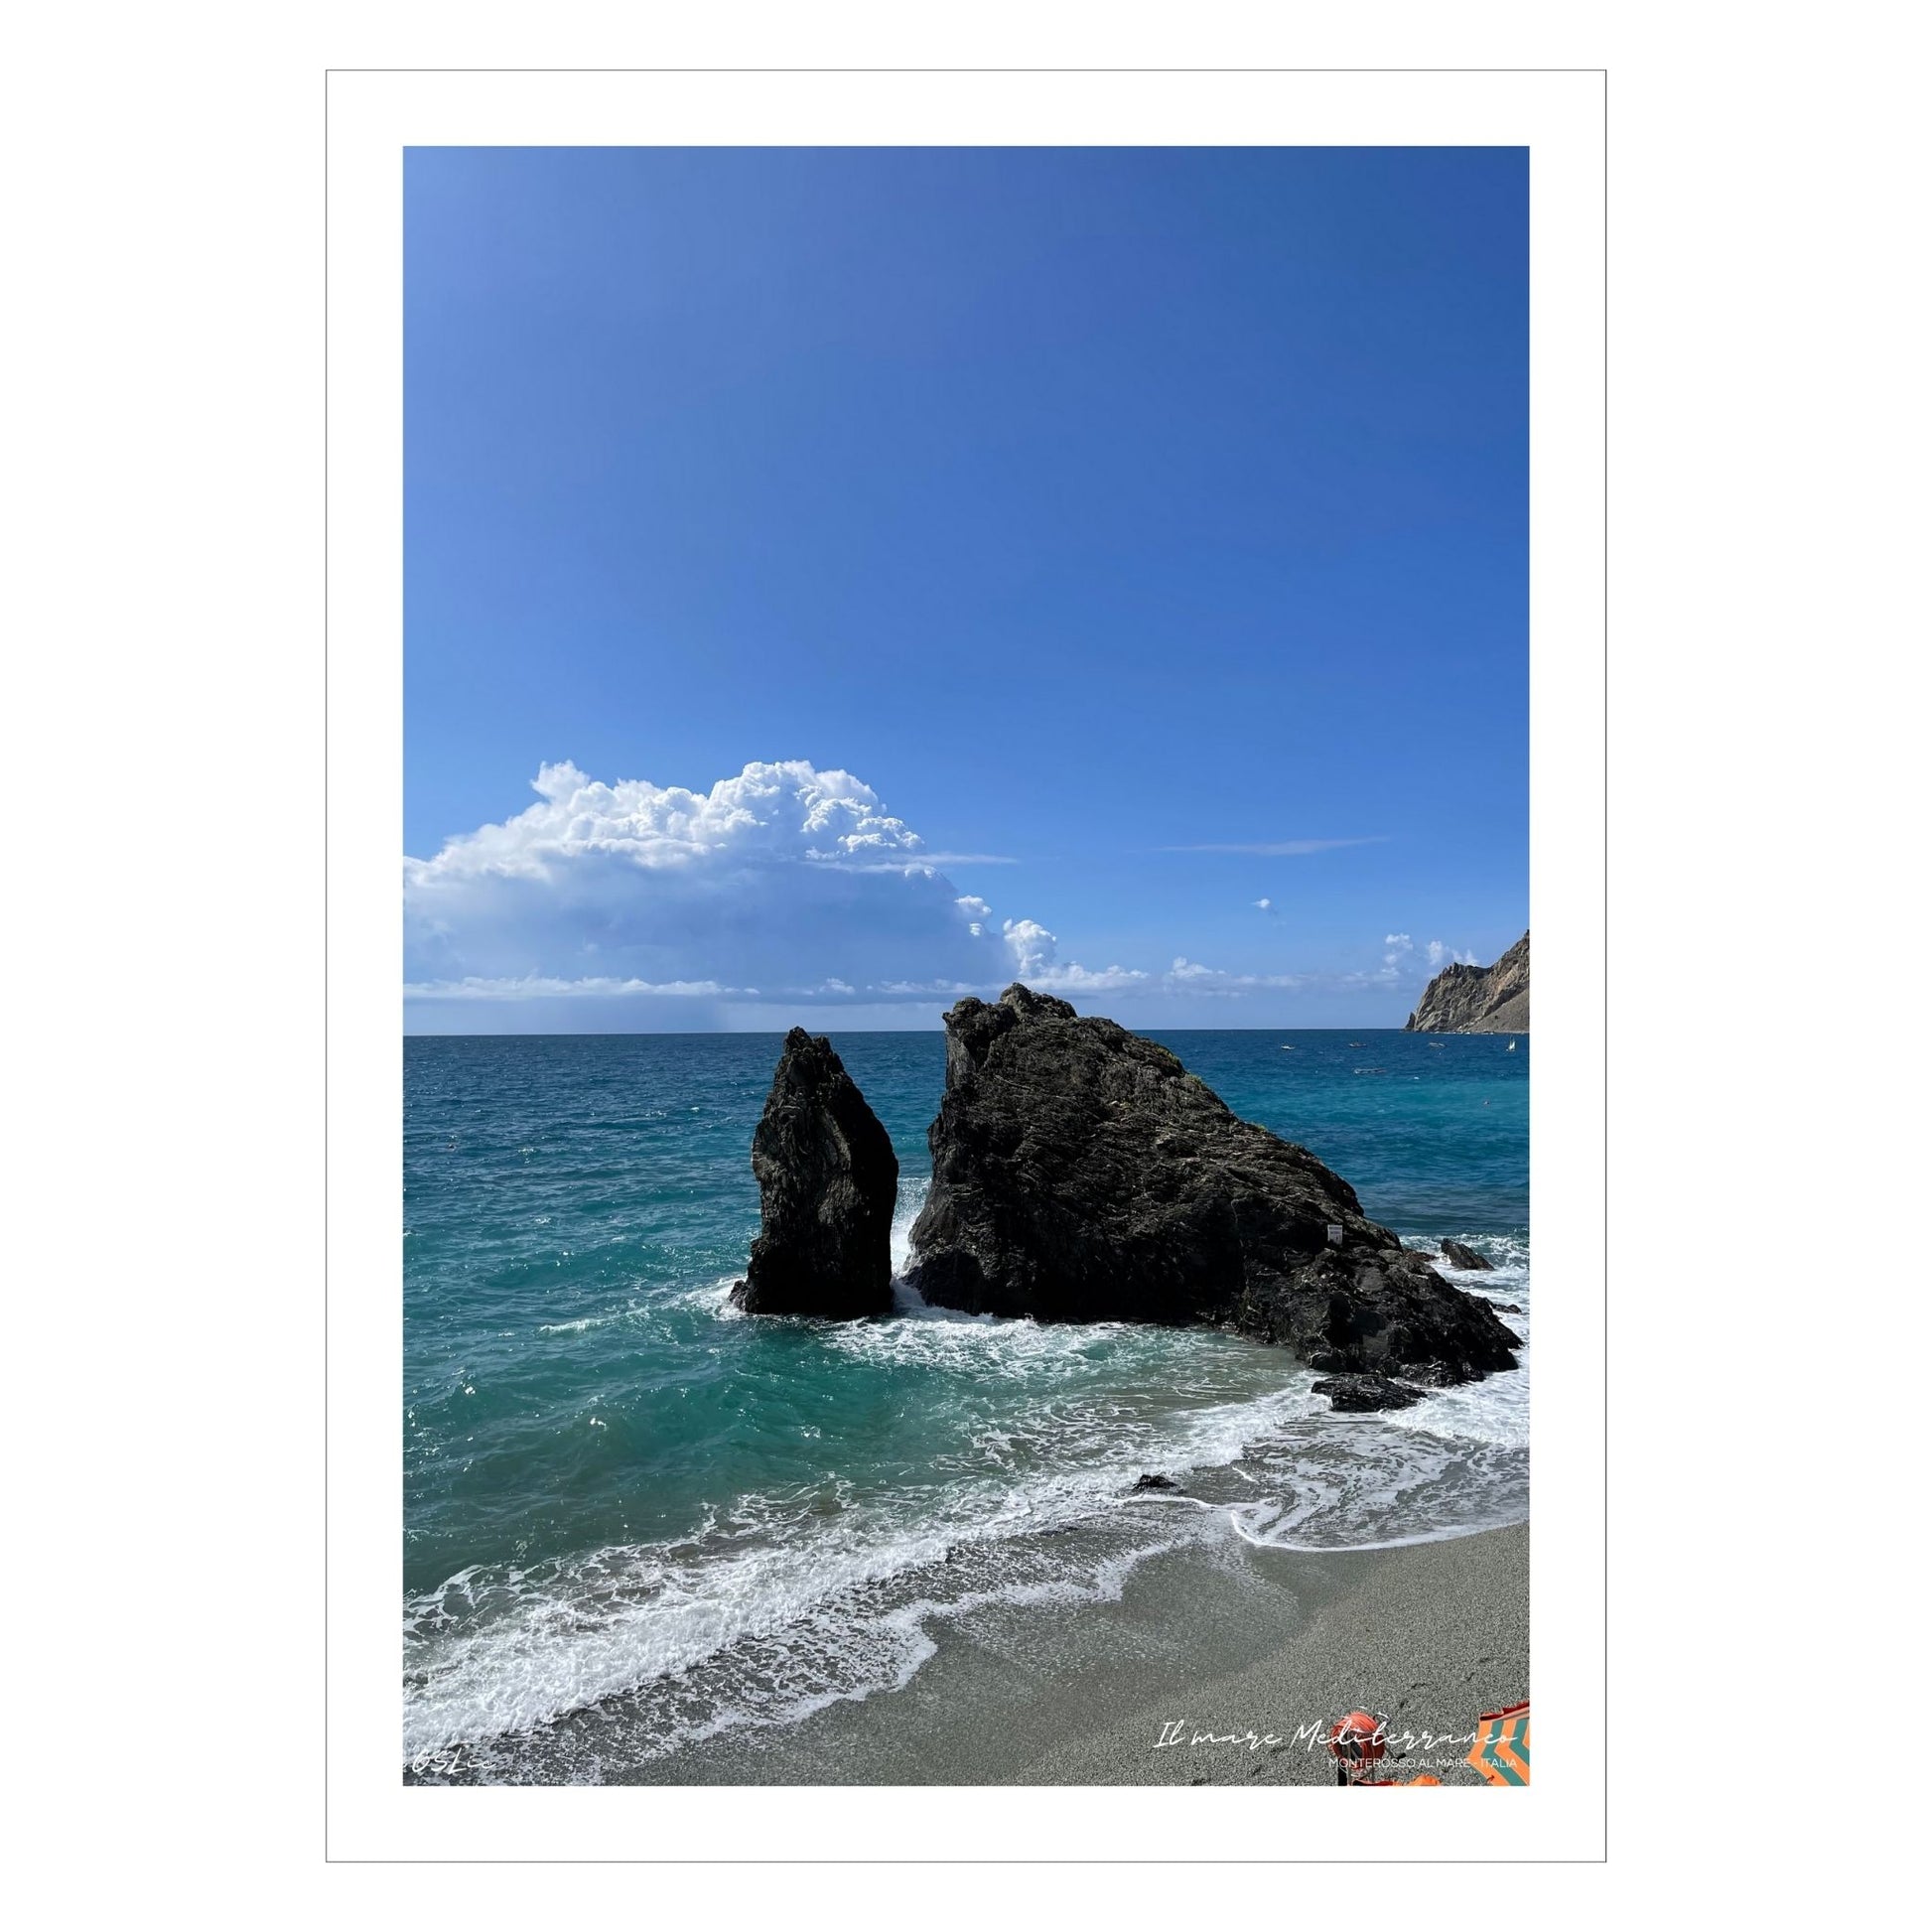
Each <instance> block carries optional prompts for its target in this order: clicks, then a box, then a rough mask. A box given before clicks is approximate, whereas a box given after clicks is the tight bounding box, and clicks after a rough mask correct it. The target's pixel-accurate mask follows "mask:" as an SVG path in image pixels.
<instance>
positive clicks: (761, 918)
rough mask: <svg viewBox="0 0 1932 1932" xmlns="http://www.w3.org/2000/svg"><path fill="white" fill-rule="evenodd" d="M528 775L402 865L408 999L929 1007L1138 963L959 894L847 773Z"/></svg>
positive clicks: (1116, 975) (914, 839)
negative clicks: (1070, 947) (1085, 961)
mask: <svg viewBox="0 0 1932 1932" xmlns="http://www.w3.org/2000/svg"><path fill="white" fill-rule="evenodd" d="M534 788H535V790H536V793H537V802H536V803H535V804H533V805H531V806H530V807H529V809H528V810H527V811H524V812H520V813H518V814H517V815H516V816H515V817H514V818H511V819H508V820H506V821H505V822H504V823H502V824H500V825H485V826H483V827H482V828H481V829H480V830H478V831H476V832H472V833H470V834H468V835H466V836H464V837H461V838H455V839H452V840H451V841H450V842H449V843H448V844H447V845H446V846H445V847H444V848H443V850H442V851H441V852H439V853H438V854H437V855H436V857H435V858H433V859H426V860H424V859H406V860H405V861H404V863H403V895H404V900H403V902H404V978H405V980H406V981H407V983H408V985H407V991H408V992H409V993H410V994H411V995H412V996H413V997H415V998H417V999H436V1000H461V1001H465V1002H499V1001H510V1000H531V999H543V1000H561V999H572V998H577V997H582V998H593V999H598V1000H611V999H626V998H628V999H637V1000H644V999H648V1000H652V1001H660V1000H693V999H707V1000H726V1001H747V1000H753V1001H772V1000H780V1001H788V1002H789V1001H799V1000H824V1001H829V1002H848V1001H860V1000H863V1001H873V1002H878V1001H889V1002H890V1001H912V1000H925V1001H931V1000H933V999H935V998H938V999H950V998H955V997H957V996H958V995H960V994H962V993H966V992H981V991H985V990H987V989H989V988H997V987H999V986H1003V985H1005V984H1006V983H1007V981H1009V980H1011V979H1013V978H1015V977H1025V978H1026V979H1027V980H1028V981H1029V982H1030V983H1032V984H1034V985H1036V986H1040V987H1050V988H1058V989H1063V990H1069V991H1088V992H1098V991H1106V990H1109V989H1114V988H1120V987H1125V986H1130V985H1133V984H1136V983H1137V982H1140V981H1142V980H1144V979H1146V978H1147V977H1148V976H1147V975H1145V974H1142V973H1138V972H1128V971H1124V970H1123V969H1121V968H1119V967H1110V968H1108V969H1106V970H1104V971H1098V972H1090V971H1088V970H1087V969H1086V968H1085V967H1083V966H1081V965H1079V964H1078V963H1077V962H1074V961H1062V960H1061V959H1060V957H1059V951H1058V942H1057V941H1056V940H1055V938H1054V936H1053V934H1052V933H1051V932H1049V931H1048V930H1047V929H1046V928H1045V927H1044V926H1043V925H1041V924H1039V923H1038V922H1037V921H1036V920H1034V919H1031V918H1010V917H1009V918H1000V917H997V916H996V915H995V913H994V910H993V908H992V906H990V905H989V904H988V903H987V901H986V900H985V899H983V898H979V897H973V896H970V895H963V894H961V893H960V892H959V891H958V890H957V889H956V888H955V887H954V886H953V884H952V882H951V881H950V880H948V879H947V878H946V876H945V874H944V873H943V872H941V871H940V870H939V868H938V866H937V864H935V863H934V861H933V859H932V858H930V857H927V856H926V855H925V853H924V847H923V842H922V841H921V839H920V838H919V836H918V834H917V833H915V832H914V831H912V830H911V829H910V828H909V827H908V826H907V825H906V824H905V823H904V822H903V821H902V820H900V819H897V818H894V817H892V816H891V815H890V814H889V813H887V812H886V811H884V810H883V809H882V808H881V805H880V802H879V799H878V796H877V794H876V793H875V792H874V791H873V790H872V788H871V787H870V786H869V785H866V784H864V783H862V782H861V781H860V780H859V779H858V778H855V777H854V776H853V775H852V774H851V773H850V772H848V771H820V770H816V769H814V767H813V766H812V765H810V764H809V763H806V762H805V761H804V760H802V759H789V760H787V761H785V762H783V763H778V764H748V765H747V766H746V767H745V769H744V770H743V771H741V772H740V773H739V774H738V776H736V777H734V778H724V779H721V780H719V782H718V783H717V784H715V785H713V786H712V787H711V789H710V790H709V791H708V792H699V791H689V790H686V789H685V788H684V787H683V786H680V785H654V784H651V783H649V782H647V781H645V780H643V779H626V780H624V781H622V782H621V783H619V784H605V783H602V782H600V781H598V780H596V779H593V778H590V777H587V776H586V775H585V774H584V773H583V772H582V771H580V770H579V769H578V768H577V767H576V766H575V765H574V764H569V763H564V764H546V765H544V766H543V767H542V769H541V770H539V772H538V773H537V776H536V780H535V787H534Z"/></svg>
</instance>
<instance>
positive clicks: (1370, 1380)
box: [1314, 1375, 1423, 1415]
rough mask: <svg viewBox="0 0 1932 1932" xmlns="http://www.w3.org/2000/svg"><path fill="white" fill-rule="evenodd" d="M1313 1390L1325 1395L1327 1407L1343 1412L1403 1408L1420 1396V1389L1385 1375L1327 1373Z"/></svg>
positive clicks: (1348, 1413) (1362, 1412) (1419, 1399)
mask: <svg viewBox="0 0 1932 1932" xmlns="http://www.w3.org/2000/svg"><path fill="white" fill-rule="evenodd" d="M1314 1393H1315V1394H1316V1395H1325V1396H1326V1397H1327V1398H1328V1406H1329V1408H1331V1409H1334V1410H1337V1411H1339V1412H1340V1413H1341V1414H1343V1415H1362V1414H1366V1413H1367V1412H1368V1411H1370V1410H1375V1409H1407V1408H1409V1407H1411V1406H1412V1405H1413V1404H1415V1403H1418V1402H1420V1401H1421V1400H1422V1398H1423V1392H1422V1390H1420V1389H1412V1388H1410V1387H1409V1385H1408V1384H1407V1383H1406V1382H1392V1381H1390V1379H1389V1378H1388V1377H1387V1376H1386V1375H1330V1376H1327V1377H1325V1378H1324V1379H1323V1380H1321V1381H1319V1382H1317V1383H1315V1385H1314Z"/></svg>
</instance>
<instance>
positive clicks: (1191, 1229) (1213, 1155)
mask: <svg viewBox="0 0 1932 1932" xmlns="http://www.w3.org/2000/svg"><path fill="white" fill-rule="evenodd" d="M927 1139H928V1142H929V1145H930V1146H931V1149H932V1187H931V1191H930V1192H929V1193H928V1195H927V1196H926V1203H925V1207H924V1209H923V1210H922V1211H921V1213H920V1215H919V1218H918V1220H917V1221H916V1222H915V1223H914V1225H913V1228H912V1249H913V1265H912V1269H911V1271H910V1274H909V1279H910V1281H911V1283H912V1285H913V1286H914V1287H915V1288H916V1289H917V1290H918V1292H919V1293H920V1294H921V1295H922V1296H923V1297H924V1298H925V1299H926V1301H928V1302H930V1303H933V1304H936V1305H937V1306H939V1307H942V1308H951V1309H963V1310H965V1311H968V1312H970V1313H974V1314H1007V1315H1031V1316H1033V1317H1034V1318H1035V1320H1039V1321H1152V1322H1164V1323H1169V1324H1181V1323H1188V1322H1216V1323H1222V1324H1226V1325H1229V1326H1232V1327H1234V1328H1237V1329H1239V1330H1241V1331H1242V1332H1244V1333H1246V1334H1251V1335H1255V1336H1258V1337H1260V1338H1261V1339H1263V1340H1265V1341H1273V1342H1280V1343H1282V1344H1284V1345H1285V1346H1287V1347H1289V1348H1292V1349H1293V1350H1294V1351H1295V1352H1296V1354H1297V1355H1299V1356H1300V1357H1301V1359H1302V1360H1303V1361H1305V1362H1307V1363H1308V1364H1309V1366H1310V1367H1311V1368H1317V1369H1321V1370H1324V1371H1330V1372H1357V1373H1358V1372H1361V1371H1365V1370H1379V1371H1384V1372H1389V1373H1397V1372H1399V1373H1401V1374H1402V1375H1403V1376H1404V1377H1405V1378H1406V1379H1407V1380H1410V1381H1427V1382H1431V1383H1438V1384H1440V1383H1449V1382H1462V1381H1467V1380H1469V1379H1471V1378H1473V1377H1476V1376H1480V1375H1485V1374H1488V1373H1490V1372H1491V1371H1493V1370H1497V1369H1507V1368H1514V1367H1515V1365H1516V1354H1515V1347H1516V1338H1515V1336H1514V1335H1513V1334H1511V1332H1510V1331H1509V1329H1508V1328H1506V1327H1505V1326H1504V1325H1503V1323H1502V1322H1501V1321H1500V1320H1498V1319H1497V1317H1496V1316H1495V1315H1494V1314H1492V1313H1491V1312H1490V1311H1489V1309H1488V1308H1487V1306H1486V1305H1485V1304H1483V1303H1482V1302H1480V1301H1478V1300H1477V1299H1476V1298H1475V1297H1473V1296H1469V1295H1464V1294H1463V1293H1461V1292H1460V1291H1459V1290H1457V1289H1453V1288H1451V1287H1449V1284H1448V1283H1447V1282H1445V1281H1444V1280H1443V1279H1442V1277H1441V1276H1440V1275H1438V1274H1437V1273H1436V1272H1435V1270H1434V1269H1432V1268H1431V1267H1430V1265H1429V1262H1428V1260H1427V1258H1425V1257H1424V1256H1421V1255H1416V1254H1407V1253H1405V1252H1404V1251H1403V1248H1402V1245H1401V1243H1400V1242H1399V1241H1398V1240H1397V1238H1396V1237H1395V1236H1394V1235H1393V1234H1391V1233H1390V1232H1389V1230H1388V1229H1387V1228H1385V1227H1380V1226H1378V1225H1377V1224H1376V1223H1375V1222H1373V1221H1371V1220H1370V1219H1369V1218H1368V1217H1367V1216H1366V1215H1365V1214H1364V1213H1363V1212H1362V1209H1361V1203H1360V1202H1359V1201H1358V1200H1357V1199H1356V1198H1355V1190H1354V1189H1353V1188H1352V1187H1350V1186H1349V1184H1348V1183H1347V1181H1345V1180H1343V1179H1342V1178H1341V1177H1340V1175H1339V1174H1336V1173H1330V1172H1329V1170H1328V1169H1327V1168H1325V1167H1323V1166H1322V1164H1321V1163H1320V1162H1319V1161H1317V1160H1316V1159H1315V1158H1314V1156H1313V1155H1312V1154H1311V1153H1310V1152H1309V1151H1308V1149H1306V1148H1302V1147H1296V1146H1294V1145H1292V1144H1291V1143H1290V1142H1287V1141H1283V1140H1280V1139H1278V1138H1277V1137H1276V1136H1275V1135H1273V1134H1270V1133H1269V1132H1268V1131H1267V1130H1266V1129H1265V1128H1261V1127H1256V1126H1254V1125H1253V1124H1252V1123H1251V1122H1248V1121H1244V1120H1239V1119H1237V1118H1236V1117H1235V1116H1234V1115H1233V1114H1232V1113H1231V1112H1229V1110H1228V1108H1227V1107H1226V1106H1225V1105H1224V1104H1223V1102H1222V1101H1221V1100H1220V1099H1219V1098H1218V1097H1217V1096H1216V1095H1215V1094H1214V1093H1213V1092H1211V1091H1210V1090H1209V1089H1208V1088H1207V1087H1206V1086H1205V1085H1204V1084H1203V1083H1202V1082H1201V1080H1200V1079H1198V1078H1197V1077H1196V1076H1195V1075H1194V1074H1191V1073H1189V1072H1188V1071H1187V1069H1186V1068H1185V1067H1183V1066H1182V1065H1181V1063H1180V1062H1179V1061H1178V1060H1177V1059H1176V1058H1175V1057H1174V1056H1173V1054H1172V1053H1171V1052H1169V1051H1168V1049H1167V1048H1166V1047H1165V1046H1159V1045H1157V1044H1156V1043H1155V1042H1154V1041H1153V1040H1151V1039H1143V1038H1141V1037H1140V1036H1139V1035H1135V1034H1131V1033H1129V1032H1128V1031H1127V1030H1126V1029H1125V1028H1124V1027H1119V1026H1116V1025H1115V1024H1114V1022H1112V1021H1111V1020H1099V1019H1081V1018H1080V1017H1079V1016H1078V1015H1076V1014H1075V1012H1074V1011H1073V1009H1072V1007H1070V1006H1069V1005H1068V1004H1067V1003H1066V1002H1065V1001H1064V1000H1056V999H1051V998H1047V997H1044V996H1042V995H1039V994H1036V993H1034V992H1032V991H1031V990H1029V989H1028V988H1027V987H1024V986H1010V987H1009V988H1008V989H1007V990H1006V992H1005V993H1004V994H1003V995H1002V996H1001V998H1000V1000H999V1003H998V1004H997V1005H988V1004H987V1003H986V1002H985V1001H983V1000H962V1001H961V1002H960V1003H959V1004H958V1005H957V1006H955V1007H954V1008H953V1009H952V1011H951V1012H950V1013H948V1014H947V1015H946V1087H945V1096H944V1098H943V1099H942V1100H941V1102H940V1105H939V1116H938V1118H937V1119H936V1120H935V1121H934V1122H933V1124H932V1128H931V1131H930V1133H929V1134H928V1136H927Z"/></svg>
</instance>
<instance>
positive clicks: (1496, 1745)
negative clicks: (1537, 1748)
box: [1468, 1701, 1530, 1784]
mask: <svg viewBox="0 0 1932 1932" xmlns="http://www.w3.org/2000/svg"><path fill="white" fill-rule="evenodd" d="M1468 1762H1469V1763H1471V1764H1473V1765H1474V1766H1475V1768H1476V1769H1477V1770H1478V1771H1480V1772H1481V1773H1482V1776H1483V1779H1484V1781H1485V1782H1486V1783H1489V1784H1528V1783H1529V1781H1530V1707H1529V1704H1528V1702H1527V1701H1525V1702H1524V1703H1522V1704H1506V1705H1504V1706H1503V1708H1502V1709H1501V1710H1500V1711H1485V1712H1484V1713H1483V1714H1482V1716H1481V1717H1480V1718H1478V1719H1477V1720H1476V1741H1475V1743H1474V1744H1473V1745H1472V1746H1471V1747H1470V1751H1469V1756H1468Z"/></svg>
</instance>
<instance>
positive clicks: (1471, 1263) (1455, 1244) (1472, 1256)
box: [1443, 1241, 1493, 1275]
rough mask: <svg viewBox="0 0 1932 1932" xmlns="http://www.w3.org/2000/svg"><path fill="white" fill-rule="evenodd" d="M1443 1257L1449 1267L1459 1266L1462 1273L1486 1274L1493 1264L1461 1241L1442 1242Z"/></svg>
mask: <svg viewBox="0 0 1932 1932" xmlns="http://www.w3.org/2000/svg"><path fill="white" fill-rule="evenodd" d="M1443 1259H1444V1260H1445V1261H1446V1262H1448V1263H1449V1266H1450V1267H1451V1268H1460V1269H1461V1270H1462V1272H1463V1273H1464V1274H1472V1273H1473V1274H1483V1275H1486V1274H1488V1273H1489V1272H1490V1271H1491V1268H1492V1267H1493V1264H1492V1263H1491V1262H1490V1261H1489V1260H1487V1259H1486V1258H1485V1257H1484V1256H1482V1255H1479V1254H1477V1253H1476V1251H1475V1250H1474V1249H1473V1248H1471V1247H1470V1246H1469V1245H1468V1244H1467V1243H1466V1242H1462V1241H1445V1242H1444V1243H1443Z"/></svg>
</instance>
